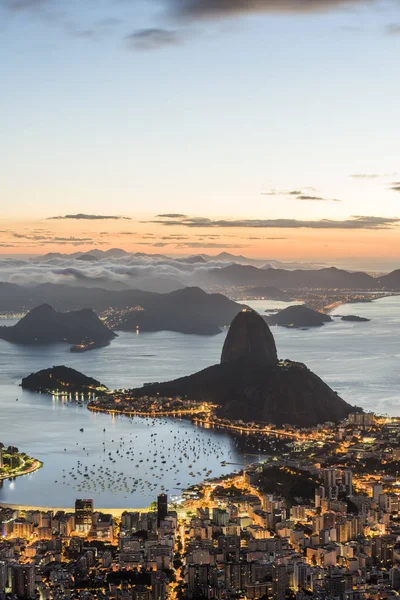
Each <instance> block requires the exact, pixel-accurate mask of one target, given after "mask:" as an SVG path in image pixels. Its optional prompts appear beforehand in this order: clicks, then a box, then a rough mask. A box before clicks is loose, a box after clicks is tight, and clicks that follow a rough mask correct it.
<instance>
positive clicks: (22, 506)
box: [0, 502, 151, 518]
mask: <svg viewBox="0 0 400 600" xmlns="http://www.w3.org/2000/svg"><path fill="white" fill-rule="evenodd" d="M1 508H10V509H12V510H20V511H31V510H32V511H40V512H48V511H53V512H54V513H56V512H69V513H74V512H75V507H65V506H64V507H59V506H57V507H55V506H37V505H32V504H11V503H9V502H0V509H1ZM150 510H151V508H150V507H149V506H147V507H145V508H132V507H125V508H101V507H98V508H97V509H96V507H95V508H94V512H102V513H106V514H111V515H112V516H113V517H116V518H121V515H122V513H123V512H150Z"/></svg>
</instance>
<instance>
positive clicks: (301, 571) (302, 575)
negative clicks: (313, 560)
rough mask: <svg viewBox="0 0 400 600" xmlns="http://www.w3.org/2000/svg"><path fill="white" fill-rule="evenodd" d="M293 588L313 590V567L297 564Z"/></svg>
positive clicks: (294, 571)
mask: <svg viewBox="0 0 400 600" xmlns="http://www.w3.org/2000/svg"><path fill="white" fill-rule="evenodd" d="M293 587H294V589H295V590H299V589H310V588H311V567H310V565H307V564H306V563H301V562H298V563H295V565H294V570H293Z"/></svg>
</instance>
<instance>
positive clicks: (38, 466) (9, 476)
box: [0, 459, 43, 481]
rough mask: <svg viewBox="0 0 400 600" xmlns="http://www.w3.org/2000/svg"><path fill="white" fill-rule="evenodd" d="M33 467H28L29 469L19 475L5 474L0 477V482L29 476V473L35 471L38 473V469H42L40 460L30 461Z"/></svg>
mask: <svg viewBox="0 0 400 600" xmlns="http://www.w3.org/2000/svg"><path fill="white" fill-rule="evenodd" d="M32 460H33V461H34V462H33V465H32V466H31V467H29V469H26V470H25V471H22V472H20V473H14V474H11V473H7V474H6V475H0V481H5V480H6V479H15V478H16V477H23V476H24V475H30V473H34V472H35V471H38V470H39V469H41V468H42V467H43V462H42V461H41V460H37V459H32Z"/></svg>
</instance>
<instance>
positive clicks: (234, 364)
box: [132, 309, 356, 427]
mask: <svg viewBox="0 0 400 600" xmlns="http://www.w3.org/2000/svg"><path fill="white" fill-rule="evenodd" d="M132 393H133V395H134V396H136V397H143V396H156V395H160V396H166V397H174V396H181V397H186V398H190V399H192V400H197V401H203V402H204V401H206V402H213V403H215V404H217V405H219V408H218V409H217V415H218V416H220V417H223V418H228V419H230V420H238V419H242V420H244V421H261V422H267V423H275V424H276V425H282V424H284V423H288V424H291V425H296V426H301V427H311V426H314V425H317V424H318V423H324V422H326V421H339V420H342V419H344V418H345V417H346V416H347V415H348V414H349V413H350V412H354V411H355V410H356V409H355V408H353V407H352V406H350V405H349V404H347V402H345V401H344V400H343V399H342V398H340V397H339V396H338V394H337V393H336V392H334V391H333V390H332V389H331V388H330V387H329V386H328V385H327V384H326V383H324V382H323V381H322V379H320V378H319V377H318V376H317V375H315V374H314V373H312V372H311V371H310V370H309V369H308V368H307V367H306V366H305V365H304V364H302V363H297V362H292V361H289V360H285V361H279V360H278V358H277V353H276V347H275V340H274V337H273V335H272V333H271V331H270V329H269V327H268V325H267V323H266V321H265V320H264V319H263V317H261V316H260V315H259V314H258V313H256V312H255V311H252V310H250V309H245V310H244V311H242V312H241V313H240V314H239V315H237V316H236V317H235V319H234V320H233V322H232V324H231V327H230V330H229V332H228V335H227V337H226V341H225V344H224V347H223V351H222V356H221V363H220V364H217V365H214V366H212V367H208V368H207V369H204V370H202V371H199V372H198V373H195V374H193V375H189V376H187V377H181V378H179V379H176V380H174V381H170V382H166V383H153V384H146V385H145V386H144V387H142V388H139V389H135V390H133V391H132Z"/></svg>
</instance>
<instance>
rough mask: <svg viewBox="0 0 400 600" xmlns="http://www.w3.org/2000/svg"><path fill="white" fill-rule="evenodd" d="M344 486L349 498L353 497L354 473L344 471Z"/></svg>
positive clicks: (347, 470)
mask: <svg viewBox="0 0 400 600" xmlns="http://www.w3.org/2000/svg"><path fill="white" fill-rule="evenodd" d="M342 485H343V486H344V488H345V490H346V494H347V495H348V496H352V495H353V473H352V472H351V471H350V470H349V469H344V470H343V471H342Z"/></svg>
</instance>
